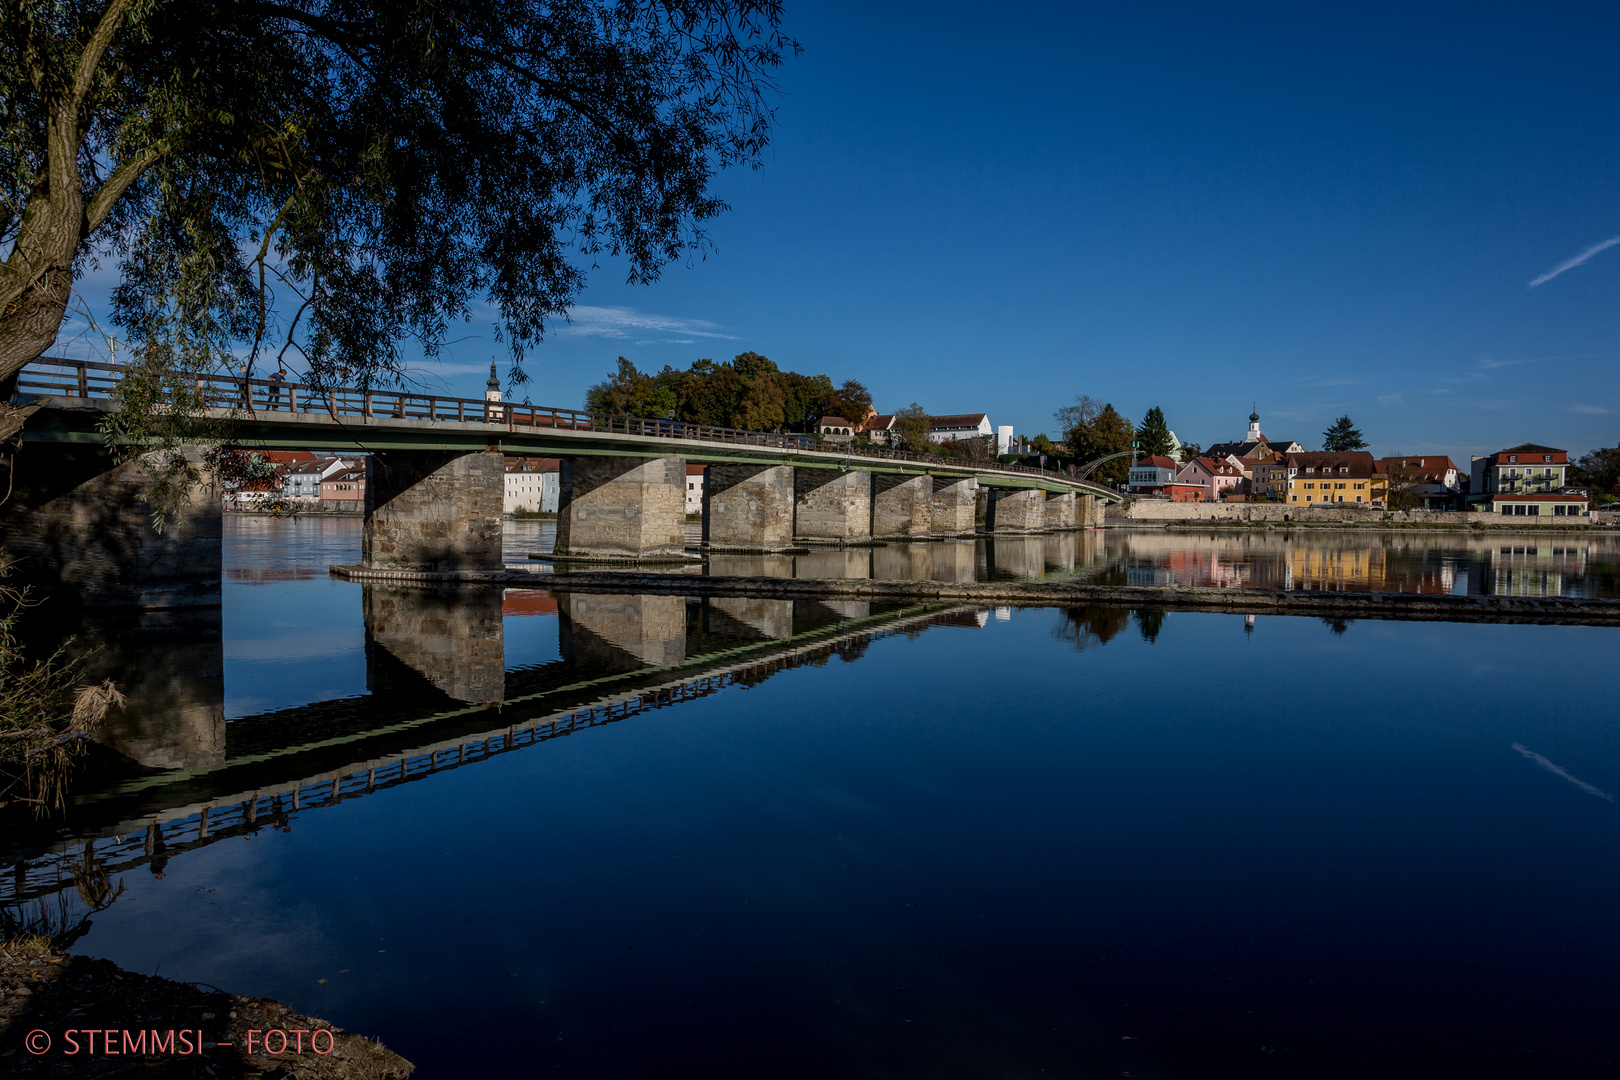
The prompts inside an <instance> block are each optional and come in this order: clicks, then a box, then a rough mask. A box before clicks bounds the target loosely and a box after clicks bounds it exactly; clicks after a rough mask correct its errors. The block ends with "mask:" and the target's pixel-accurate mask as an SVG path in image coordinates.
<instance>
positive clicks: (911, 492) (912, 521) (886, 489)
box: [872, 473, 934, 536]
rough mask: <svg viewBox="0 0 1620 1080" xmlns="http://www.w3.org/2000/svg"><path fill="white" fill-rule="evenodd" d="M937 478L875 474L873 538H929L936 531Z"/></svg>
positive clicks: (873, 477)
mask: <svg viewBox="0 0 1620 1080" xmlns="http://www.w3.org/2000/svg"><path fill="white" fill-rule="evenodd" d="M933 503H934V478H933V477H932V476H901V475H898V474H896V473H873V474H872V535H873V536H927V535H928V534H929V533H930V532H932V531H933V529H934V508H933Z"/></svg>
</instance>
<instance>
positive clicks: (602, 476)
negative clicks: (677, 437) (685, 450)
mask: <svg viewBox="0 0 1620 1080" xmlns="http://www.w3.org/2000/svg"><path fill="white" fill-rule="evenodd" d="M561 472H562V474H561V476H560V477H558V481H559V483H558V488H559V490H558V494H557V547H556V553H557V554H558V555H581V556H587V557H589V556H618V557H630V558H642V557H647V556H679V555H680V554H681V553H682V552H684V551H685V550H686V459H684V458H676V457H664V458H633V457H565V458H563V459H562V471H561Z"/></svg>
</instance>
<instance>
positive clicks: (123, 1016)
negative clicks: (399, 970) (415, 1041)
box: [0, 937, 415, 1080]
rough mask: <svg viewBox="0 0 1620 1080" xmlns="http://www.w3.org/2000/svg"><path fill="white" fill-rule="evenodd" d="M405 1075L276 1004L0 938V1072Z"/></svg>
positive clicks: (348, 1036)
mask: <svg viewBox="0 0 1620 1080" xmlns="http://www.w3.org/2000/svg"><path fill="white" fill-rule="evenodd" d="M267 1037H268V1042H269V1045H268V1046H266V1039H267ZM295 1046H296V1047H298V1049H297V1050H295ZM414 1070H415V1066H414V1065H412V1064H411V1063H410V1062H408V1061H406V1060H405V1059H404V1058H402V1057H400V1056H399V1055H398V1054H396V1053H394V1052H393V1051H392V1050H389V1049H387V1048H386V1047H384V1046H383V1045H382V1044H381V1043H379V1042H375V1041H373V1040H371V1039H367V1038H365V1037H363V1036H360V1035H355V1034H352V1033H350V1032H347V1031H344V1030H343V1029H342V1028H338V1027H334V1026H333V1025H331V1024H328V1023H327V1022H326V1021H324V1020H318V1019H315V1018H314V1017H309V1016H300V1015H299V1014H297V1013H295V1012H293V1011H292V1010H291V1009H289V1008H287V1006H285V1005H283V1004H282V1003H281V1002H279V1001H272V1000H269V999H267V998H253V997H244V996H242V995H240V994H230V993H226V992H225V991H223V990H219V989H216V988H213V987H204V986H202V985H199V984H194V983H181V982H175V981H173V980H171V979H164V978H159V977H156V976H152V975H138V974H136V973H134V972H130V971H124V970H123V969H121V968H119V967H118V966H117V965H116V964H114V963H112V962H111V961H108V960H95V959H91V958H90V957H86V956H77V955H73V954H69V953H63V952H60V951H57V950H55V949H53V948H52V947H51V945H50V943H49V940H48V939H46V938H43V937H23V938H18V939H14V940H12V941H9V942H6V943H5V944H4V945H0V1074H3V1075H5V1076H18V1077H75V1078H79V1077H90V1078H97V1080H101V1078H108V1080H110V1078H114V1077H137V1076H138V1077H143V1078H146V1077H163V1078H174V1077H198V1078H208V1077H227V1076H229V1077H238V1078H244V1080H246V1078H253V1077H263V1078H265V1080H269V1078H271V1077H276V1078H280V1080H295V1078H297V1080H403V1078H404V1077H407V1076H409V1075H411V1073H412V1072H413V1071H414Z"/></svg>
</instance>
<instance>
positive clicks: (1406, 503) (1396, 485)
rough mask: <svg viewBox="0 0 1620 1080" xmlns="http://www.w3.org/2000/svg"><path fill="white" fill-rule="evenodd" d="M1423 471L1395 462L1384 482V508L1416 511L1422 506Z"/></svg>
mask: <svg viewBox="0 0 1620 1080" xmlns="http://www.w3.org/2000/svg"><path fill="white" fill-rule="evenodd" d="M1423 483H1424V477H1423V471H1422V470H1421V469H1417V468H1415V467H1413V466H1411V465H1406V464H1403V463H1402V462H1399V461H1397V462H1395V463H1394V464H1392V465H1391V466H1390V467H1389V472H1388V473H1387V474H1386V476H1385V481H1384V506H1385V507H1387V508H1388V509H1390V510H1416V509H1417V508H1418V507H1420V506H1422V505H1423V492H1422V486H1423Z"/></svg>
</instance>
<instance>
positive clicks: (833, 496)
mask: <svg viewBox="0 0 1620 1080" xmlns="http://www.w3.org/2000/svg"><path fill="white" fill-rule="evenodd" d="M794 473H795V475H794V478H793V518H794V522H793V533H794V535H795V536H802V537H804V538H805V539H807V540H864V539H866V538H867V537H869V536H871V535H872V474H871V473H868V472H859V471H854V472H840V471H837V470H834V469H796V470H794Z"/></svg>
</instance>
